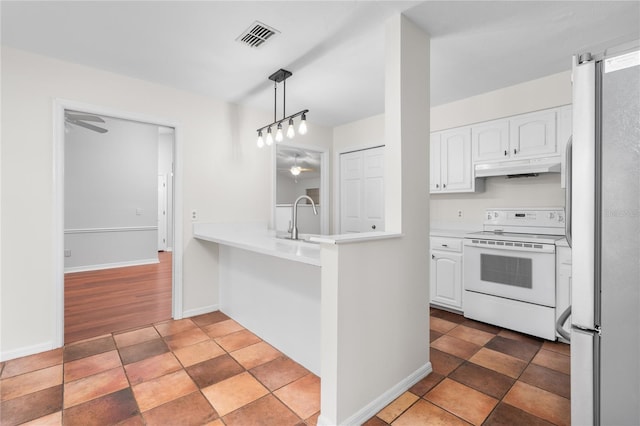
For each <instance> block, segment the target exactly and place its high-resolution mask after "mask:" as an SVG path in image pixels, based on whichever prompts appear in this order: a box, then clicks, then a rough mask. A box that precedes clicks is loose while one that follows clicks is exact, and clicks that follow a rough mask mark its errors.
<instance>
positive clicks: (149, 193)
mask: <svg viewBox="0 0 640 426" xmlns="http://www.w3.org/2000/svg"><path fill="white" fill-rule="evenodd" d="M54 106H55V107H54V127H55V135H54V145H55V146H54V149H55V155H54V162H55V165H54V166H55V167H54V173H55V180H54V183H55V197H54V199H55V204H56V206H55V207H56V208H55V211H56V213H57V214H56V217H55V221H56V226H55V227H54V229H55V231H56V235H55V238H54V245H55V247H54V259H55V262H56V279H55V285H56V289H55V290H56V293H55V294H56V300H55V305H56V310H55V311H56V320H55V327H56V330H55V335H56V342H55V346H62V345H63V344H64V343H70V342H72V341H77V340H81V339H84V338H88V337H93V336H97V335H101V334H105V333H110V332H113V331H119V330H123V329H128V328H135V327H138V326H143V325H146V324H148V323H152V322H157V321H159V320H162V319H170V318H171V317H173V318H174V319H179V318H181V317H182V281H181V275H182V273H181V271H182V266H181V265H182V232H181V227H180V226H176V224H179V223H181V191H180V188H181V185H180V181H181V166H180V165H181V161H180V152H181V150H180V139H179V134H180V133H179V129H178V126H177V125H176V124H175V123H171V122H168V121H166V120H162V119H157V118H154V117H148V116H141V115H138V114H131V113H126V112H122V111H114V110H108V109H105V108H101V107H96V106H91V105H85V104H78V103H75V102H71V101H62V100H56V101H55V105H54Z"/></svg>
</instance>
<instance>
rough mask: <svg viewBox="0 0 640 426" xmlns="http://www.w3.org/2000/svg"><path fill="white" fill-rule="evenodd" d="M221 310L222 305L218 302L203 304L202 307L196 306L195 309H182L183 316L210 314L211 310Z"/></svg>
mask: <svg viewBox="0 0 640 426" xmlns="http://www.w3.org/2000/svg"><path fill="white" fill-rule="evenodd" d="M219 310H220V305H218V304H216V305H209V306H203V307H201V308H195V309H187V310H185V311H182V318H189V317H195V316H196V315H202V314H208V313H210V312H213V311H219Z"/></svg>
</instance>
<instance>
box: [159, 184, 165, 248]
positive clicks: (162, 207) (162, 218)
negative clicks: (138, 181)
mask: <svg viewBox="0 0 640 426" xmlns="http://www.w3.org/2000/svg"><path fill="white" fill-rule="evenodd" d="M166 249H167V177H166V176H165V175H158V251H164V250H166Z"/></svg>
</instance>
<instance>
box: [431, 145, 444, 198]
mask: <svg viewBox="0 0 640 426" xmlns="http://www.w3.org/2000/svg"><path fill="white" fill-rule="evenodd" d="M440 140H441V137H440V133H431V140H430V145H429V159H430V160H429V165H430V167H429V189H430V191H431V192H439V191H440V190H441V188H442V180H441V179H440Z"/></svg>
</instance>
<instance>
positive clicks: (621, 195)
mask: <svg viewBox="0 0 640 426" xmlns="http://www.w3.org/2000/svg"><path fill="white" fill-rule="evenodd" d="M603 62H604V73H603V75H602V146H601V153H602V154H601V161H600V164H601V175H602V179H601V180H602V203H601V205H602V210H601V212H600V214H599V216H600V222H601V233H600V244H599V246H600V248H601V249H600V264H601V268H600V277H599V280H600V288H601V308H600V324H599V325H600V327H601V330H602V346H601V351H600V385H601V391H600V395H601V396H600V398H601V405H600V413H601V418H600V420H601V423H602V424H603V425H607V424H610V425H640V403H639V401H640V377H639V376H640V52H638V51H635V52H631V53H627V54H623V55H618V56H615V57H613V58H610V59H605V60H604V61H603Z"/></svg>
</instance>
